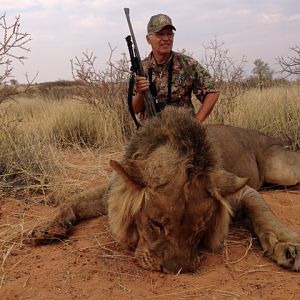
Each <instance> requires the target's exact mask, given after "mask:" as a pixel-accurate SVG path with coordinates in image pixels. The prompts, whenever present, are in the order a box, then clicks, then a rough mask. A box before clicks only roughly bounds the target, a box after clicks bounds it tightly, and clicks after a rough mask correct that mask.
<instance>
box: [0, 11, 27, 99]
mask: <svg viewBox="0 0 300 300" xmlns="http://www.w3.org/2000/svg"><path fill="white" fill-rule="evenodd" d="M30 40H31V37H30V34H28V33H23V32H21V31H20V16H18V17H16V18H15V20H14V21H13V22H12V23H11V24H10V25H9V24H7V21H6V16H5V14H3V15H1V16H0V104H1V103H3V102H4V101H6V100H7V99H11V98H12V97H13V96H16V95H18V94H20V93H23V92H24V91H26V90H27V89H28V88H29V86H30V83H32V81H31V82H29V80H28V78H27V83H28V85H27V86H26V88H25V90H22V91H21V90H20V89H18V88H17V87H16V86H10V85H8V84H9V82H11V80H13V66H12V63H13V61H19V62H20V63H23V61H24V60H25V59H26V57H25V56H24V55H23V53H24V52H25V53H26V52H29V51H30V49H29V48H28V47H27V44H28V43H29V41H30Z"/></svg>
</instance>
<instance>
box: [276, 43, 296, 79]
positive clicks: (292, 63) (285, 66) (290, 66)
mask: <svg viewBox="0 0 300 300" xmlns="http://www.w3.org/2000/svg"><path fill="white" fill-rule="evenodd" d="M290 50H291V51H292V52H293V55H292V56H288V57H286V58H285V57H283V56H281V57H278V58H277V62H278V63H279V65H280V67H281V73H285V74H287V75H286V77H288V76H291V75H300V46H298V45H296V46H295V47H291V48H290Z"/></svg>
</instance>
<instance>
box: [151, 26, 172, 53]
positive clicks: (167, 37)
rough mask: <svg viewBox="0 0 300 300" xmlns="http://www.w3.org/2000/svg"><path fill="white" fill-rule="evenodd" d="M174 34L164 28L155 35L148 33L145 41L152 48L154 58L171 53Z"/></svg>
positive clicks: (170, 29)
mask: <svg viewBox="0 0 300 300" xmlns="http://www.w3.org/2000/svg"><path fill="white" fill-rule="evenodd" d="M173 38H174V33H173V30H172V28H171V27H165V28H163V29H162V30H161V31H159V32H156V33H154V32H153V33H149V34H148V35H147V41H148V43H149V45H151V47H152V51H153V53H154V56H155V55H156V54H157V55H166V54H169V53H170V52H171V51H172V47H173Z"/></svg>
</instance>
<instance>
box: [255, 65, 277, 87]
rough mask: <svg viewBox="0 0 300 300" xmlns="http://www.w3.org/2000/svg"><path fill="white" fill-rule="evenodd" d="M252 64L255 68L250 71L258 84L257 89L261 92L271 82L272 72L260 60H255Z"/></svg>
mask: <svg viewBox="0 0 300 300" xmlns="http://www.w3.org/2000/svg"><path fill="white" fill-rule="evenodd" d="M253 64H254V65H255V67H254V68H253V70H252V74H253V76H254V78H255V79H256V80H257V82H258V86H259V89H260V90H262V88H263V86H264V85H265V84H266V83H267V82H270V81H271V80H272V78H273V73H274V72H273V70H272V69H271V68H270V67H269V65H268V64H267V63H265V62H264V61H263V60H261V59H256V60H255V61H254V62H253Z"/></svg>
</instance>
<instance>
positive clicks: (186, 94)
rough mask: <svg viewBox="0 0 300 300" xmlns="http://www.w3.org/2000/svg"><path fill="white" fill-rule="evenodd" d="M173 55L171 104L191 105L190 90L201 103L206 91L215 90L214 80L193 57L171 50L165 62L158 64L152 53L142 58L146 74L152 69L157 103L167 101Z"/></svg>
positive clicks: (165, 102) (164, 103)
mask: <svg viewBox="0 0 300 300" xmlns="http://www.w3.org/2000/svg"><path fill="white" fill-rule="evenodd" d="M172 57H173V71H172V87H171V103H170V104H172V105H178V106H186V107H193V105H192V101H191V97H192V92H193V93H194V95H195V96H196V97H197V99H198V100H199V101H200V102H201V103H202V102H203V100H204V97H205V96H206V94H207V93H210V92H217V90H216V89H215V86H214V82H213V80H212V78H211V76H210V75H209V73H208V71H207V70H205V69H204V68H203V67H202V66H201V65H200V64H199V63H198V62H197V61H196V60H195V59H193V58H191V57H189V56H187V55H184V54H181V53H178V52H172V55H171V56H170V58H169V60H168V62H167V63H165V64H162V65H158V64H157V63H156V61H155V59H154V57H153V55H152V52H151V53H150V55H149V56H148V57H147V58H145V59H144V60H143V67H144V70H145V72H146V74H148V71H149V69H152V81H153V82H154V83H155V86H156V91H157V98H158V101H159V103H161V104H163V105H166V104H167V101H168V77H169V76H168V75H169V65H170V61H171V59H172Z"/></svg>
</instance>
